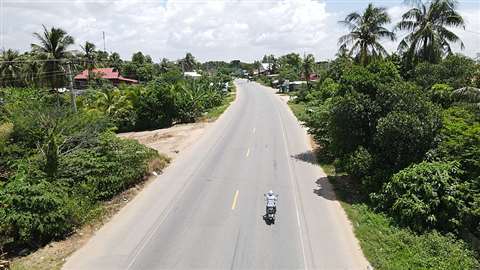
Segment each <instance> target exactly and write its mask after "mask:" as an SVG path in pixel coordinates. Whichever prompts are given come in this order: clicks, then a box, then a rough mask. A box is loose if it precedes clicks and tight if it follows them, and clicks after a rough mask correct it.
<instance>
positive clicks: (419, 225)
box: [373, 162, 466, 231]
mask: <svg viewBox="0 0 480 270" xmlns="http://www.w3.org/2000/svg"><path fill="white" fill-rule="evenodd" d="M461 173H462V171H461V170H460V168H459V165H458V163H455V162H452V163H444V162H431V163H429V162H422V163H419V164H414V165H412V166H410V167H408V168H406V169H403V170H402V171H400V172H398V173H396V174H395V175H393V177H392V179H391V181H390V182H388V183H386V184H385V186H384V187H383V189H382V191H381V192H380V193H379V194H378V195H373V198H374V199H375V200H377V202H378V205H379V206H380V208H383V209H387V211H388V212H390V214H392V216H394V217H395V218H396V219H398V221H399V222H400V223H401V224H403V225H406V226H409V227H411V228H412V229H414V230H416V231H423V230H426V229H433V228H438V229H443V230H446V231H457V230H458V228H459V227H460V226H461V221H462V216H461V215H462V213H463V212H464V211H463V210H464V208H465V206H466V201H465V194H464V190H465V188H466V186H465V184H464V183H462V182H461V181H459V175H460V174H461Z"/></svg>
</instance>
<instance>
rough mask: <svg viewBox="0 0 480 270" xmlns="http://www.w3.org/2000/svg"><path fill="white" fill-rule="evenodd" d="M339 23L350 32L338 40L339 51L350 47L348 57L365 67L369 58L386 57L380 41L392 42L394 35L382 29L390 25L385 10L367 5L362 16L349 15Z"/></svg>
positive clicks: (356, 14) (354, 13)
mask: <svg viewBox="0 0 480 270" xmlns="http://www.w3.org/2000/svg"><path fill="white" fill-rule="evenodd" d="M340 23H342V24H344V25H345V26H347V27H348V29H349V30H350V33H348V34H346V35H344V36H342V37H340V38H339V40H338V43H339V45H340V49H341V50H343V49H345V48H347V47H348V46H349V45H352V47H351V48H350V51H349V55H350V56H352V55H355V59H356V61H357V62H359V63H360V64H362V65H364V66H366V65H367V64H368V63H369V62H370V61H371V58H378V57H382V56H386V55H388V53H387V51H386V50H385V48H384V47H383V46H382V45H381V44H380V39H382V38H388V39H389V40H391V41H394V40H395V34H394V33H393V32H391V31H389V30H388V29H386V28H385V27H383V25H385V24H388V23H390V17H389V16H388V14H387V12H386V10H385V8H378V7H375V6H373V4H369V5H368V7H367V9H365V11H364V13H363V14H361V15H360V14H358V13H357V12H353V13H350V14H349V15H347V17H345V20H343V21H341V22H340Z"/></svg>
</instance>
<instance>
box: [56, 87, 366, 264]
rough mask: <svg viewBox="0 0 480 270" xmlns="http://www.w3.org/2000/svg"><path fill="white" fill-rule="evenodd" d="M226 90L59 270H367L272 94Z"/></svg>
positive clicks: (299, 135)
mask: <svg viewBox="0 0 480 270" xmlns="http://www.w3.org/2000/svg"><path fill="white" fill-rule="evenodd" d="M236 84H237V89H238V95H237V99H236V101H235V102H234V103H233V104H232V105H231V106H230V108H229V109H228V110H227V111H226V112H225V113H224V114H223V115H222V117H221V118H220V119H219V120H217V122H216V123H215V124H214V125H213V126H212V127H211V128H209V129H208V130H207V131H206V133H205V134H204V135H203V136H202V138H201V139H200V140H199V141H198V142H197V143H196V144H195V145H194V146H193V147H192V148H191V149H190V150H189V151H188V152H185V153H183V154H181V155H180V156H179V157H178V158H177V160H175V162H174V163H173V164H172V165H171V166H170V167H169V168H168V169H167V170H166V171H165V173H164V174H162V175H161V176H159V177H158V179H156V180H155V181H154V182H153V183H152V184H150V185H149V186H148V187H147V188H146V189H145V190H144V191H143V192H142V193H141V194H140V195H139V196H137V197H136V198H135V199H134V200H133V201H132V202H131V203H130V204H129V205H127V206H126V207H125V208H124V209H122V211H120V213H119V214H118V215H116V216H115V217H114V218H113V219H112V220H111V221H110V222H109V223H108V224H107V225H105V226H104V227H103V228H102V229H100V230H99V231H98V232H97V234H96V235H95V236H94V237H93V238H92V239H91V240H90V241H89V242H88V243H87V244H86V245H85V246H84V247H83V248H82V249H80V250H79V251H77V252H76V253H74V254H73V255H72V256H71V257H70V258H69V259H68V260H67V263H66V265H65V266H64V268H65V269H366V268H367V262H366V261H365V259H364V258H363V255H362V253H361V251H360V249H359V246H358V243H357V242H356V240H355V238H354V236H353V233H352V231H351V228H350V226H349V224H348V221H347V219H346V217H345V214H344V213H343V211H342V210H341V207H340V206H339V204H338V202H336V201H335V199H334V196H333V195H332V192H331V187H330V186H329V185H328V183H327V182H326V178H325V177H324V174H323V173H322V171H321V169H320V168H319V167H318V166H315V165H313V164H312V163H311V160H312V159H311V154H310V152H309V150H310V147H309V141H308V138H307V136H306V133H305V131H304V129H303V128H302V127H301V126H300V125H299V124H298V123H297V121H296V119H295V118H294V116H293V115H292V113H291V112H290V111H289V109H288V107H287V106H286V104H285V103H284V102H283V101H282V100H281V99H280V98H279V97H278V96H276V95H275V94H274V92H273V90H272V89H270V88H267V87H263V86H260V85H259V84H257V83H253V82H247V81H244V80H237V81H236ZM270 189H273V190H274V191H275V192H277V193H279V195H280V196H279V202H278V215H277V222H276V223H275V224H273V225H267V224H266V223H265V221H264V220H263V219H262V216H263V214H264V211H265V203H264V199H263V194H264V193H265V192H266V191H268V190H270Z"/></svg>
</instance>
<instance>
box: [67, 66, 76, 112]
mask: <svg viewBox="0 0 480 270" xmlns="http://www.w3.org/2000/svg"><path fill="white" fill-rule="evenodd" d="M71 65H72V62H68V65H67V69H68V81H69V85H70V97H71V99H72V109H73V112H75V113H76V112H77V97H76V96H75V90H73V78H72V77H73V76H72V67H71Z"/></svg>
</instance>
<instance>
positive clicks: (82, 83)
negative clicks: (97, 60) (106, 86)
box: [74, 68, 138, 89]
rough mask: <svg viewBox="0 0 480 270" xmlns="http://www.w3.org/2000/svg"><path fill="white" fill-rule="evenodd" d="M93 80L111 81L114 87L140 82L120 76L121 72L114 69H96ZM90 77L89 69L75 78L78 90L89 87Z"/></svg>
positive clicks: (93, 71)
mask: <svg viewBox="0 0 480 270" xmlns="http://www.w3.org/2000/svg"><path fill="white" fill-rule="evenodd" d="M92 75H93V78H101V79H105V80H108V81H110V82H111V83H112V84H113V85H114V86H118V85H119V84H121V83H125V84H137V83H138V81H137V80H134V79H129V78H125V77H123V76H122V75H120V72H118V70H116V69H114V68H95V69H92ZM88 77H89V71H88V69H85V70H84V71H82V72H81V73H80V74H78V75H77V76H75V78H74V84H75V88H76V89H84V88H86V87H87V83H88Z"/></svg>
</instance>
